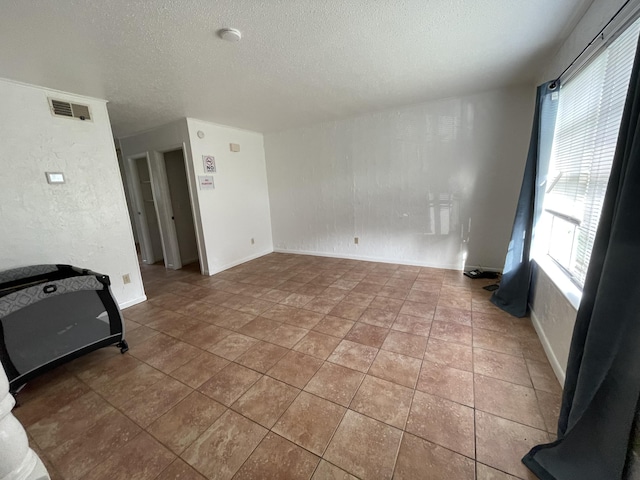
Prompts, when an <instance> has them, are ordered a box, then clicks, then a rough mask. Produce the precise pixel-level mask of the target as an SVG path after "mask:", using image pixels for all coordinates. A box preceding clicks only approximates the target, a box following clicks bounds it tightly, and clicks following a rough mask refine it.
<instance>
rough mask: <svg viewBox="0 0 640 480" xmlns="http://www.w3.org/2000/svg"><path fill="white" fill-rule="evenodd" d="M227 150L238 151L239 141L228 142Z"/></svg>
mask: <svg viewBox="0 0 640 480" xmlns="http://www.w3.org/2000/svg"><path fill="white" fill-rule="evenodd" d="M229 150H231V151H232V152H239V151H240V144H239V143H230V144H229Z"/></svg>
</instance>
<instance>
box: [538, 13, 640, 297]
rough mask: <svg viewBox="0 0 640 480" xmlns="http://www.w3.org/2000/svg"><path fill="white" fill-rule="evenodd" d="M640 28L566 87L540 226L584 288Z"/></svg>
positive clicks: (550, 250)
mask: <svg viewBox="0 0 640 480" xmlns="http://www.w3.org/2000/svg"><path fill="white" fill-rule="evenodd" d="M639 33H640V21H635V22H634V23H633V24H632V25H631V26H629V27H628V28H627V29H626V30H625V31H624V32H622V34H621V35H620V36H619V37H618V38H617V39H616V40H615V41H614V42H613V43H611V44H610V45H609V46H608V47H607V48H606V49H604V50H603V51H602V52H600V53H599V54H598V55H597V56H596V57H595V58H594V59H592V60H591V61H590V62H589V63H588V64H587V65H586V66H585V67H584V68H582V70H581V71H580V72H578V73H577V74H576V75H575V76H574V77H573V78H571V79H570V80H569V81H568V82H567V83H566V84H564V85H563V86H562V87H561V90H560V99H559V105H558V116H557V120H556V127H555V132H554V138H553V147H552V152H551V160H550V166H549V174H548V176H547V185H546V192H545V197H544V203H543V213H542V215H541V218H540V224H539V225H540V229H541V230H539V231H542V232H547V234H546V235H544V234H543V235H542V236H543V237H546V238H547V240H548V241H547V242H546V244H545V245H543V246H542V247H543V249H544V253H546V255H548V256H549V257H551V258H552V259H553V260H554V261H555V262H556V263H557V264H558V265H560V267H562V269H563V270H564V271H565V273H567V274H568V275H569V276H570V278H571V279H572V280H573V281H574V283H576V284H577V285H579V286H580V287H582V286H583V285H584V280H585V276H586V273H587V267H588V265H589V260H590V258H591V249H592V247H593V241H594V238H595V234H596V230H597V228H598V222H599V220H600V212H601V210H602V203H603V200H604V195H605V193H606V189H607V182H608V180H609V173H610V171H611V163H612V161H613V155H614V153H615V148H616V142H617V138H618V130H619V128H620V121H621V119H622V111H623V109H624V103H625V98H626V95H627V89H628V87H629V78H630V76H631V69H632V67H633V60H634V56H635V51H636V45H637V42H638V34H639Z"/></svg>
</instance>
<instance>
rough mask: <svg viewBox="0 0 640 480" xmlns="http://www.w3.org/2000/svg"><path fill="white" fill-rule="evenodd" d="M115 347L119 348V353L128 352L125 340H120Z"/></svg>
mask: <svg viewBox="0 0 640 480" xmlns="http://www.w3.org/2000/svg"><path fill="white" fill-rule="evenodd" d="M116 347H119V348H120V353H123V354H124V353H127V352H128V351H129V344H128V343H127V341H126V340H122V341H121V342H120V343H119V344H117V345H116Z"/></svg>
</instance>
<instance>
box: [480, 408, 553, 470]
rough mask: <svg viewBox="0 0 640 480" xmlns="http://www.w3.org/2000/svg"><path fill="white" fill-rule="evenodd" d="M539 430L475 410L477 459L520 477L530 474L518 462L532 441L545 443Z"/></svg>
mask: <svg viewBox="0 0 640 480" xmlns="http://www.w3.org/2000/svg"><path fill="white" fill-rule="evenodd" d="M548 442H549V436H548V434H547V433H546V432H543V431H542V430H537V429H535V428H533V427H528V426H526V425H522V424H520V423H516V422H512V421H511V420H507V419H504V418H500V417H496V416H495V415H491V414H489V413H485V412H481V411H479V410H476V455H477V457H476V460H477V461H478V462H482V463H484V464H485V465H489V466H491V467H493V468H496V469H498V470H501V471H503V472H506V473H509V474H511V475H515V476H516V477H520V478H531V477H527V475H530V473H531V472H530V471H529V469H528V468H527V467H525V466H524V464H523V463H522V462H521V459H522V457H523V456H524V455H525V454H526V453H527V452H528V451H529V450H530V449H531V448H532V447H534V446H535V445H538V444H541V443H548Z"/></svg>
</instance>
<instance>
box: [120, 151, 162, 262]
mask: <svg viewBox="0 0 640 480" xmlns="http://www.w3.org/2000/svg"><path fill="white" fill-rule="evenodd" d="M143 159H144V160H145V161H146V164H147V169H148V170H149V179H150V180H151V192H152V195H153V197H154V198H153V203H154V208H155V210H156V216H157V215H158V210H157V205H156V197H155V192H154V191H153V180H152V177H151V168H149V165H150V162H149V152H144V153H141V154H136V155H131V156H128V157H127V158H126V159H124V168H125V170H126V172H127V183H128V184H129V191H130V192H131V199H132V200H133V203H134V205H133V206H134V207H135V212H136V213H137V215H135V225H134V227H135V228H136V229H137V231H138V240H139V241H140V253H141V254H142V261H143V263H146V264H148V265H152V264H154V263H155V262H157V261H158V260H160V258H159V256H158V254H159V253H160V252H156V251H154V248H153V243H152V242H151V234H150V233H149V219H148V218H147V211H146V208H145V205H144V198H143V196H142V191H141V190H140V175H138V166H137V164H136V163H137V162H138V161H139V160H143ZM158 226H159V227H160V220H159V219H158ZM160 243H161V245H162V250H163V252H162V253H163V257H164V256H165V255H164V241H163V240H162V228H160ZM165 263H166V261H165Z"/></svg>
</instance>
